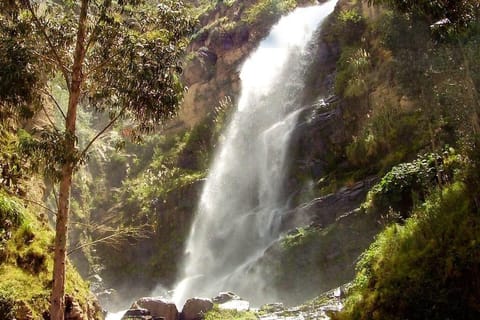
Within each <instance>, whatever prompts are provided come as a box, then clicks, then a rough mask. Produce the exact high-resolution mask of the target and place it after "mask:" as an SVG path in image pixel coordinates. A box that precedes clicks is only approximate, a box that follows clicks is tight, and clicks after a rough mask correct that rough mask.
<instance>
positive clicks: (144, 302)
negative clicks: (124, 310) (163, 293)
mask: <svg viewBox="0 0 480 320" xmlns="http://www.w3.org/2000/svg"><path fill="white" fill-rule="evenodd" d="M137 306H138V307H140V308H144V309H147V310H148V311H150V314H151V315H152V317H154V318H155V317H163V318H164V320H177V319H178V318H179V314H178V310H177V306H175V304H174V303H173V302H171V301H168V300H165V299H162V298H158V297H144V298H141V299H139V300H137V301H136V302H135V303H134V304H133V305H132V308H135V307H137Z"/></svg>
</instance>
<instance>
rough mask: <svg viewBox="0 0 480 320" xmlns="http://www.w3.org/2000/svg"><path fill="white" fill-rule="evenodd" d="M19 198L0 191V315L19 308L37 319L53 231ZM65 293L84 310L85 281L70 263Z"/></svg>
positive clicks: (43, 306) (45, 293) (43, 303)
mask: <svg viewBox="0 0 480 320" xmlns="http://www.w3.org/2000/svg"><path fill="white" fill-rule="evenodd" d="M35 209H36V208H34V207H31V206H29V207H27V208H25V207H24V204H23V202H22V200H20V199H17V198H15V197H12V196H10V195H7V194H5V193H4V192H3V191H2V192H0V213H1V217H0V223H1V224H0V274H2V281H1V282H0V318H2V319H6V320H7V319H13V316H14V315H15V314H16V312H18V309H19V308H23V309H24V310H29V312H31V314H32V316H33V318H34V319H40V318H41V317H42V314H43V313H44V312H45V311H46V310H48V306H49V297H50V290H51V272H52V267H53V251H52V246H53V232H52V231H51V230H50V228H49V226H48V223H47V222H46V221H45V217H43V218H42V217H41V216H37V215H35V214H34V213H33V212H34V210H35ZM67 273H68V280H67V285H66V292H67V294H69V295H71V296H72V297H74V298H75V300H76V301H78V302H79V303H80V305H81V306H82V307H83V308H84V309H85V310H86V306H87V303H89V301H91V300H92V296H91V294H90V291H89V287H88V285H87V284H86V283H85V282H84V281H83V280H82V279H81V278H80V276H79V275H78V273H77V272H76V270H75V269H74V268H73V266H71V265H70V264H69V265H68V266H67Z"/></svg>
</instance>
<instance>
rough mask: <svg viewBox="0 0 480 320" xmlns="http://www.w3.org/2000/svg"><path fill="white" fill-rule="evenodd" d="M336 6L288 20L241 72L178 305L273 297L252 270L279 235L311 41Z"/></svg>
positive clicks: (298, 11) (306, 11)
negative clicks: (222, 295)
mask: <svg viewBox="0 0 480 320" xmlns="http://www.w3.org/2000/svg"><path fill="white" fill-rule="evenodd" d="M336 2H337V0H330V1H328V2H326V3H324V4H322V5H318V6H313V7H308V8H299V9H296V10H295V11H293V12H292V13H291V14H289V15H288V16H286V17H283V18H282V19H281V20H280V21H279V23H278V24H277V25H275V26H274V27H273V28H272V30H271V32H270V34H269V35H268V37H267V38H266V39H264V40H263V41H262V42H261V44H260V46H259V47H258V49H257V50H256V51H255V52H254V53H253V54H252V55H251V56H250V57H249V58H248V60H246V61H245V63H244V65H243V66H242V69H241V73H240V78H241V82H242V92H241V96H240V99H239V102H238V106H237V110H236V112H235V114H234V116H233V118H232V121H231V123H230V124H229V126H228V128H227V130H226V133H225V139H224V142H223V144H222V146H221V150H219V152H218V154H217V155H216V158H215V160H214V162H213V166H212V167H211V170H210V174H209V176H208V178H207V181H206V184H205V186H204V190H203V193H202V196H201V199H200V203H199V206H198V212H197V215H196V217H195V220H194V222H193V225H192V229H191V233H190V236H189V239H188V241H187V246H186V253H187V258H186V261H185V269H184V278H183V279H184V280H183V281H182V282H180V283H179V284H178V285H177V288H176V289H175V294H174V297H173V298H174V301H175V302H176V304H177V305H178V306H181V305H182V304H183V302H184V301H185V300H186V299H187V298H189V297H193V296H204V297H212V296H214V295H216V294H217V293H218V292H219V291H224V290H231V291H234V292H235V293H237V294H239V295H241V296H243V297H245V298H247V299H248V300H250V301H252V302H254V303H255V304H259V303H263V302H265V301H266V300H269V299H274V297H269V296H265V292H262V290H261V287H262V284H261V279H259V277H258V274H257V271H256V270H255V268H254V267H252V266H253V264H254V262H255V261H256V260H257V259H258V258H260V257H261V256H262V255H263V253H264V251H265V250H266V248H268V246H269V245H270V244H271V243H272V242H273V241H275V240H276V239H277V238H278V236H279V232H280V231H279V226H280V222H281V218H282V212H284V211H285V210H284V209H285V207H286V201H285V200H284V198H285V197H283V191H284V190H283V189H282V185H283V182H284V181H283V180H284V176H285V170H286V167H287V160H288V159H287V148H288V145H289V138H290V134H291V132H292V130H293V129H294V127H295V125H296V121H297V115H298V113H299V109H300V108H299V99H300V96H301V92H302V88H303V80H304V74H305V72H306V69H307V68H308V64H309V63H308V62H309V61H310V60H311V58H310V57H309V54H308V43H309V42H310V39H311V38H312V36H313V34H314V31H315V30H316V29H317V27H318V26H319V24H320V23H321V22H322V21H323V20H324V19H325V18H326V17H327V16H328V15H329V14H330V13H331V12H332V11H333V9H334V7H335V4H336Z"/></svg>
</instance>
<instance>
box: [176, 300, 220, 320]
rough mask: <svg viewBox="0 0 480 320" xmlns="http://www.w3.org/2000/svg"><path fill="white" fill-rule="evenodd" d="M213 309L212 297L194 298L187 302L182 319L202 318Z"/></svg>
mask: <svg viewBox="0 0 480 320" xmlns="http://www.w3.org/2000/svg"><path fill="white" fill-rule="evenodd" d="M212 309H213V302H212V300H210V299H204V298H192V299H188V300H187V302H185V305H184V306H183V309H182V320H200V319H203V317H204V314H205V313H207V312H208V311H210V310H212Z"/></svg>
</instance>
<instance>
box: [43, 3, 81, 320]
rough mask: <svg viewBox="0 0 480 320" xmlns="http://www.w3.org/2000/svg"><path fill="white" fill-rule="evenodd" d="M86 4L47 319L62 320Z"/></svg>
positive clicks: (70, 109) (73, 86)
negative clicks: (48, 316) (48, 317)
mask: <svg viewBox="0 0 480 320" xmlns="http://www.w3.org/2000/svg"><path fill="white" fill-rule="evenodd" d="M88 1H89V0H82V3H81V9H80V16H79V19H78V32H77V42H76V46H75V53H74V60H73V68H72V79H71V85H70V96H69V100H68V110H67V118H66V121H65V140H64V143H65V163H64V164H63V166H62V176H61V180H60V196H59V199H58V213H57V220H56V228H55V230H56V233H55V255H54V265H53V288H52V295H51V306H50V318H51V320H63V319H64V312H65V297H64V296H65V267H66V259H67V255H66V252H67V234H68V216H69V211H70V190H71V187H72V177H73V171H74V168H75V166H76V164H77V160H78V159H77V154H76V146H75V140H76V139H75V131H76V121H77V108H78V103H79V100H80V95H81V90H82V83H83V80H84V79H83V73H82V66H83V62H84V59H85V37H86V24H87V11H88Z"/></svg>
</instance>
